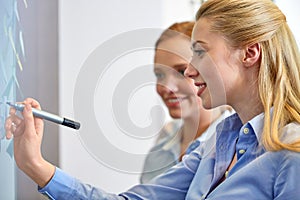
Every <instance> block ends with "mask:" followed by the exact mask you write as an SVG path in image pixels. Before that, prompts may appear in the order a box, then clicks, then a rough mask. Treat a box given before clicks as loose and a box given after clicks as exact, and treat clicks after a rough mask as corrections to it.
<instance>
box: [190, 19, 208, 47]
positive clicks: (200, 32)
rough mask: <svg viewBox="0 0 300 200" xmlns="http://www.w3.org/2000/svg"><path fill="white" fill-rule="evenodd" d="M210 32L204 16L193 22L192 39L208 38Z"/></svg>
mask: <svg viewBox="0 0 300 200" xmlns="http://www.w3.org/2000/svg"><path fill="white" fill-rule="evenodd" d="M211 34H212V32H210V23H209V21H208V20H207V19H206V18H200V19H199V20H197V22H196V23H195V26H194V29H193V32H192V41H193V42H194V41H202V40H207V39H209V38H210V36H212V35H211Z"/></svg>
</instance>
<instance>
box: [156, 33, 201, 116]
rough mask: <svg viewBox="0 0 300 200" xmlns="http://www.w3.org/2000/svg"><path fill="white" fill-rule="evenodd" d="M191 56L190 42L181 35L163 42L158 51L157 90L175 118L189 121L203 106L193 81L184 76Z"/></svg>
mask: <svg viewBox="0 0 300 200" xmlns="http://www.w3.org/2000/svg"><path fill="white" fill-rule="evenodd" d="M191 56H192V51H191V48H190V40H188V39H187V38H183V37H180V36H176V37H173V38H170V39H167V40H164V41H162V42H161V43H160V44H159V45H158V48H157V50H156V52H155V59H154V61H155V67H154V73H155V75H156V78H157V84H156V90H157V93H158V94H159V95H160V96H161V98H162V100H163V101H164V103H165V105H166V106H167V108H168V110H169V114H170V116H171V117H173V118H188V117H190V116H192V115H194V114H195V113H197V111H198V110H199V105H201V102H200V98H198V97H197V95H196V94H197V89H196V87H195V85H194V82H193V80H192V79H190V78H186V77H184V75H183V74H184V71H185V69H186V68H187V66H188V64H189V60H190V57H191ZM199 102H200V103H199Z"/></svg>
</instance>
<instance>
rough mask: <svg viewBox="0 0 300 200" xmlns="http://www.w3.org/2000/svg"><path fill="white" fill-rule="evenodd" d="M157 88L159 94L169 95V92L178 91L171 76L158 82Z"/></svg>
mask: <svg viewBox="0 0 300 200" xmlns="http://www.w3.org/2000/svg"><path fill="white" fill-rule="evenodd" d="M157 86H158V89H159V90H160V91H161V92H168V93H169V92H177V91H178V90H179V89H178V85H177V82H176V80H175V77H172V76H167V77H166V78H165V80H164V81H161V82H159V83H158V85H157Z"/></svg>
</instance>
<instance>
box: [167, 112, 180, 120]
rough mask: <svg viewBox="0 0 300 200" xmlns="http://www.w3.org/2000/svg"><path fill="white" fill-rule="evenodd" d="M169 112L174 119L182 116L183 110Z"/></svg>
mask: <svg viewBox="0 0 300 200" xmlns="http://www.w3.org/2000/svg"><path fill="white" fill-rule="evenodd" d="M169 114H170V116H171V117H172V118H173V119H179V118H181V112H172V111H170V112H169Z"/></svg>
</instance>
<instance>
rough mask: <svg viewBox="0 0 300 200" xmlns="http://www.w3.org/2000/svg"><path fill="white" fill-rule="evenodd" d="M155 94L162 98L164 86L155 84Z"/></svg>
mask: <svg viewBox="0 0 300 200" xmlns="http://www.w3.org/2000/svg"><path fill="white" fill-rule="evenodd" d="M156 92H157V94H159V95H160V96H163V93H164V86H162V85H160V84H156Z"/></svg>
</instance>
